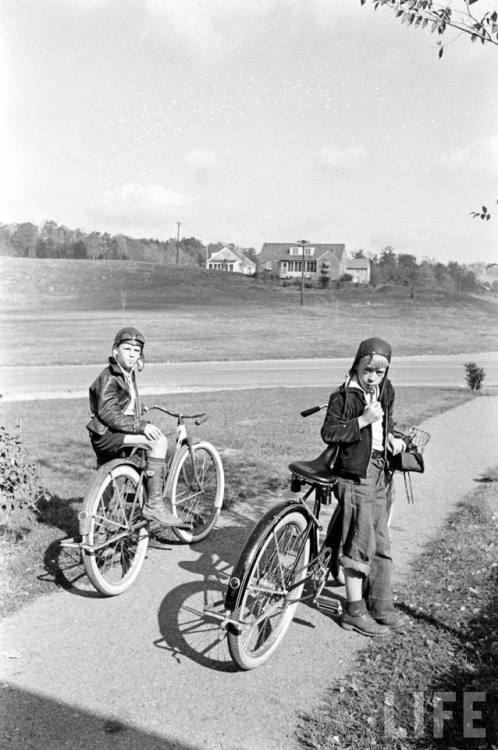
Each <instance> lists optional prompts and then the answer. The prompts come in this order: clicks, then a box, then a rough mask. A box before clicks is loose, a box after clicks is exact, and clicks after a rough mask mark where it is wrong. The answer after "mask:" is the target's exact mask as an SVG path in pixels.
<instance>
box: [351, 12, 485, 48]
mask: <svg viewBox="0 0 498 750" xmlns="http://www.w3.org/2000/svg"><path fill="white" fill-rule="evenodd" d="M367 1H368V2H369V3H370V4H373V6H374V8H375V10H377V8H379V7H380V6H385V7H387V8H389V9H390V10H391V11H393V13H394V14H395V15H396V18H399V19H400V21H401V23H406V24H407V25H408V26H414V27H415V28H421V29H425V28H427V29H428V30H429V31H430V32H431V33H432V34H434V33H437V34H438V36H439V37H441V36H443V35H444V34H446V32H447V31H448V29H454V30H455V31H457V32H459V33H458V35H459V36H460V35H461V34H466V35H467V36H468V37H469V38H470V41H471V42H477V41H479V42H481V43H482V44H495V45H497V46H498V12H497V11H496V10H490V11H487V12H485V13H483V14H482V15H481V14H480V13H479V14H475V13H474V10H473V9H471V6H472V5H476V4H477V3H478V2H480V0H460V2H459V7H458V8H456V9H455V8H452V7H451V6H450V5H449V4H447V5H442V4H441V3H435V2H433V0H360V2H361V4H362V5H365V4H366V3H367ZM437 46H438V47H439V53H438V55H439V57H442V55H443V51H444V47H445V45H444V44H443V42H442V41H441V40H439V41H438V42H437Z"/></svg>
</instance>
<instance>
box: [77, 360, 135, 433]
mask: <svg viewBox="0 0 498 750" xmlns="http://www.w3.org/2000/svg"><path fill="white" fill-rule="evenodd" d="M132 384H133V388H134V389H135V409H134V412H135V413H134V414H125V413H124V412H125V409H126V407H127V406H128V405H129V403H130V401H131V393H130V390H129V387H128V384H127V382H126V378H125V375H124V372H123V370H122V369H121V368H120V367H119V365H118V364H117V362H116V360H115V359H114V358H113V357H109V365H108V366H107V367H106V368H105V369H104V370H102V372H101V373H100V375H99V376H98V378H96V380H94V382H93V383H92V385H91V386H90V389H89V398H90V411H91V412H92V419H91V420H90V421H89V422H88V424H87V429H88V430H90V432H94V433H96V434H97V435H104V434H105V433H106V432H107V430H109V429H111V430H114V431H115V432H126V433H129V434H132V435H138V434H142V433H143V431H144V427H145V425H146V424H147V423H148V420H147V419H144V418H143V416H142V409H141V407H140V399H139V396H138V390H137V384H136V378H135V373H134V372H133V373H132Z"/></svg>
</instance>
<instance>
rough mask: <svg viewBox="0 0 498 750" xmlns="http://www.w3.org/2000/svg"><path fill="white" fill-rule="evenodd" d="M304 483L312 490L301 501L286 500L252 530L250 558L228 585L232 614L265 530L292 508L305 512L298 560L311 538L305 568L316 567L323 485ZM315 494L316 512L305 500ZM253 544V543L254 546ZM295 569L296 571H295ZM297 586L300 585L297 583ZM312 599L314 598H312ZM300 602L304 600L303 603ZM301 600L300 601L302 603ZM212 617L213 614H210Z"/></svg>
mask: <svg viewBox="0 0 498 750" xmlns="http://www.w3.org/2000/svg"><path fill="white" fill-rule="evenodd" d="M303 484H309V485H310V486H309V489H308V490H307V491H306V492H305V494H304V495H303V496H302V497H301V498H299V499H298V500H287V501H285V502H283V503H280V504H279V505H276V506H275V507H274V508H272V510H271V511H270V512H269V513H267V514H266V515H265V516H264V517H263V518H262V519H261V520H260V521H259V523H258V524H256V526H255V528H254V529H253V531H252V534H251V535H250V537H249V539H248V541H247V546H246V550H249V552H248V554H247V555H242V556H241V557H240V558H239V561H238V563H237V565H236V567H235V569H234V571H233V574H232V576H231V578H230V580H229V583H228V590H227V593H226V596H225V608H226V609H227V610H229V611H231V612H233V611H235V610H236V609H237V607H238V606H239V603H240V602H239V599H240V591H241V590H243V584H244V583H245V581H246V579H247V576H248V575H249V574H250V571H251V567H252V563H253V560H254V558H255V556H256V554H257V553H258V551H259V549H260V544H258V541H259V540H260V539H261V538H262V537H264V536H266V534H265V529H266V528H268V527H269V526H273V525H275V524H276V523H278V521H279V520H280V518H281V517H282V516H283V515H284V514H285V513H286V511H287V510H288V509H289V508H294V509H295V510H297V511H299V512H300V513H302V514H303V515H304V516H305V518H306V521H307V525H306V529H305V531H304V533H303V538H302V541H301V545H300V548H299V552H298V554H297V555H296V558H297V559H299V556H300V554H301V552H302V550H303V549H304V546H305V544H306V541H307V539H308V538H309V539H310V542H311V553H310V561H309V562H308V563H307V564H306V566H305V567H307V568H308V569H309V568H310V567H311V566H312V565H313V563H314V562H315V561H316V559H317V557H318V535H319V532H320V531H321V530H322V526H321V524H320V521H319V515H320V509H321V505H322V502H323V497H322V492H321V490H322V487H320V485H317V484H315V483H311V482H305V481H304V480H303ZM313 492H315V499H314V504H313V510H311V508H310V507H309V506H308V505H306V500H307V499H308V498H309V496H310V495H311V494H312V493H313ZM251 542H252V543H251ZM295 570H296V569H295V568H294V569H293V572H295ZM312 576H313V573H310V574H309V575H307V576H306V577H305V579H304V580H308V579H310V578H312ZM296 585H298V584H296ZM292 588H293V587H292V586H291V587H290V588H289V589H288V590H286V591H284V590H283V589H282V592H275V591H274V590H273V593H282V595H285V594H288V592H289V591H291V590H292ZM311 596H313V595H311ZM308 598H310V595H306V596H305V597H303V598H302V599H308ZM302 599H301V600H302ZM301 600H300V601H301ZM210 614H213V613H211V612H210ZM237 623H238V624H240V625H243V622H241V621H240V620H237Z"/></svg>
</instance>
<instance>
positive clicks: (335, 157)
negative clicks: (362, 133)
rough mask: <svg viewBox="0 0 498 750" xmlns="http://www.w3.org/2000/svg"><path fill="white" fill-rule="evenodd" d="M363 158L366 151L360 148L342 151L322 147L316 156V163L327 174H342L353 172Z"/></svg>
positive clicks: (331, 147) (330, 147) (332, 147)
mask: <svg viewBox="0 0 498 750" xmlns="http://www.w3.org/2000/svg"><path fill="white" fill-rule="evenodd" d="M365 156H366V151H365V149H364V148H363V147H362V146H356V147H355V148H343V149H339V148H335V147H334V146H324V147H323V148H322V149H321V151H320V153H319V155H318V162H319V164H320V166H321V168H322V169H324V170H325V171H327V172H334V173H336V174H337V173H338V174H344V173H348V172H352V171H353V170H355V169H356V168H357V166H358V165H359V163H360V162H362V161H363V159H364V158H365Z"/></svg>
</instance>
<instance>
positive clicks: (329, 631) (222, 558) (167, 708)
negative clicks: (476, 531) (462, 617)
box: [0, 396, 498, 750]
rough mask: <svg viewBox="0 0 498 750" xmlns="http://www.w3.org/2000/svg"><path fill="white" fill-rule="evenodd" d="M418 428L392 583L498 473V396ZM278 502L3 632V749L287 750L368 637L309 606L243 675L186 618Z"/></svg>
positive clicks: (214, 640) (210, 630)
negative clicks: (422, 465)
mask: <svg viewBox="0 0 498 750" xmlns="http://www.w3.org/2000/svg"><path fill="white" fill-rule="evenodd" d="M421 426H422V428H423V429H426V430H428V431H429V432H430V433H431V435H432V439H431V442H430V443H429V446H428V448H427V451H426V458H427V472H426V474H424V475H422V476H418V477H416V478H415V480H414V490H415V500H416V502H415V504H414V505H407V503H406V501H405V499H404V490H402V489H401V488H399V491H398V501H397V507H396V513H395V517H394V522H393V547H394V560H395V570H396V578H397V580H400V578H401V577H402V576H403V575H404V574H405V573H406V572H407V566H408V564H409V561H410V559H411V558H412V557H413V556H414V555H416V554H417V553H418V552H419V550H420V545H421V544H423V542H425V541H426V540H427V539H428V538H429V537H430V536H432V535H433V534H434V533H435V532H436V531H437V528H438V527H439V525H440V524H441V522H442V521H443V520H444V518H445V517H446V515H447V514H448V513H449V512H450V511H451V510H452V509H453V508H454V507H455V505H456V504H457V502H458V501H459V500H460V499H462V498H463V497H464V496H465V494H466V493H467V492H469V491H471V490H472V489H473V487H475V484H474V479H475V478H477V477H479V476H480V475H481V473H482V472H483V471H485V470H486V469H487V468H489V467H491V466H493V465H495V464H496V463H497V454H496V445H497V444H498V397H497V396H492V397H482V398H478V399H474V400H472V401H470V402H468V403H466V404H464V405H462V406H459V407H457V408H456V409H453V410H452V411H449V412H446V413H445V414H443V415H440V416H438V417H435V418H433V419H430V420H428V421H427V422H425V423H424V424H423V425H421ZM309 458H311V457H309ZM272 502H275V497H272V498H266V499H263V500H262V501H261V502H260V503H259V504H251V507H247V506H243V505H241V506H239V507H238V508H237V511H236V512H227V513H225V514H224V516H223V519H222V524H221V525H220V528H218V529H217V530H216V531H215V532H214V533H213V534H212V535H211V537H210V538H208V539H207V540H205V541H204V542H202V543H201V544H200V545H199V546H196V547H194V548H188V547H183V546H178V545H174V544H170V545H164V547H163V548H161V549H159V548H154V549H151V550H150V553H149V556H148V560H147V561H146V563H145V565H144V569H143V571H142V573H141V575H140V578H139V580H138V581H137V582H136V584H135V586H134V587H133V588H132V589H131V590H130V591H129V592H127V593H126V594H124V595H122V596H120V597H117V598H113V599H101V598H98V597H96V596H95V595H94V594H93V593H92V591H91V590H89V589H88V587H87V586H85V585H84V584H83V582H81V581H80V582H79V583H78V584H77V585H76V586H75V587H74V589H73V590H72V591H63V592H58V593H55V594H51V595H48V596H45V597H41V598H39V599H38V600H36V601H35V602H34V603H32V604H30V605H29V606H26V607H25V608H23V609H21V610H20V611H19V612H18V613H17V614H15V615H14V616H12V617H9V618H7V619H5V620H4V621H3V622H2V623H0V637H1V647H0V678H1V682H2V706H3V708H2V721H3V723H4V733H5V737H6V740H7V741H6V744H5V747H6V748H13V749H14V748H15V749H16V750H21V748H22V750H27V749H28V748H32V749H33V750H34V749H35V748H36V750H39V748H47V750H59V748H60V749H61V750H62V748H71V749H73V748H104V749H106V750H107V748H109V749H110V748H112V749H113V750H114V749H117V750H121V749H124V748H126V749H127V750H135V749H136V748H139V747H140V748H144V749H145V750H148V749H149V748H162V749H163V750H164V749H165V748H178V749H179V750H180V749H184V750H256V749H257V750H292V749H293V748H294V747H295V741H294V729H295V726H296V722H297V720H298V716H299V712H300V711H301V710H305V709H307V708H310V707H311V706H312V705H313V704H315V703H316V702H317V701H318V700H319V698H320V696H321V694H322V691H323V688H324V687H325V685H326V684H327V683H328V682H329V681H330V680H331V679H332V678H333V677H336V676H339V675H341V674H343V673H344V671H345V670H346V669H347V667H348V665H349V664H350V659H351V655H352V653H353V650H354V649H358V648H361V647H362V646H363V645H364V643H365V639H364V638H363V637H361V636H359V635H355V634H352V633H349V632H346V631H343V630H341V628H340V627H338V625H337V624H336V623H335V622H334V621H333V620H331V619H330V618H329V617H327V616H326V615H325V614H322V613H320V612H319V611H317V610H314V609H310V608H309V607H306V606H304V605H302V606H301V608H300V609H299V611H298V613H297V618H296V620H295V621H294V623H293V624H292V626H291V628H290V631H289V633H288V635H287V637H286V639H285V641H284V644H283V646H282V647H281V649H280V651H279V652H277V654H276V656H275V657H274V659H273V660H272V661H271V662H270V663H269V664H268V665H266V666H265V667H263V668H261V669H260V670H257V671H254V672H249V673H243V672H238V671H236V670H235V668H234V667H233V665H232V663H231V661H230V659H229V656H228V653H227V650H226V646H225V642H224V641H223V639H221V640H220V633H219V631H218V629H217V628H216V626H211V625H210V624H207V623H206V622H204V621H203V620H202V619H200V618H199V617H198V616H197V615H196V614H195V612H193V611H192V610H195V609H198V608H200V607H202V604H203V601H204V600H206V599H208V600H210V601H216V600H219V599H220V598H221V596H222V593H223V589H224V585H225V580H226V579H225V576H226V575H227V573H228V572H229V571H230V569H231V566H232V565H233V563H234V560H235V558H236V557H237V555H238V552H239V550H240V547H241V544H242V542H243V540H245V538H246V537H247V534H248V531H249V529H250V527H251V525H252V523H253V520H254V519H256V518H259V517H260V516H261V514H262V513H263V512H264V508H265V507H268V505H269V504H270V503H272ZM334 592H335V593H338V594H339V595H341V596H342V593H343V592H342V589H334Z"/></svg>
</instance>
